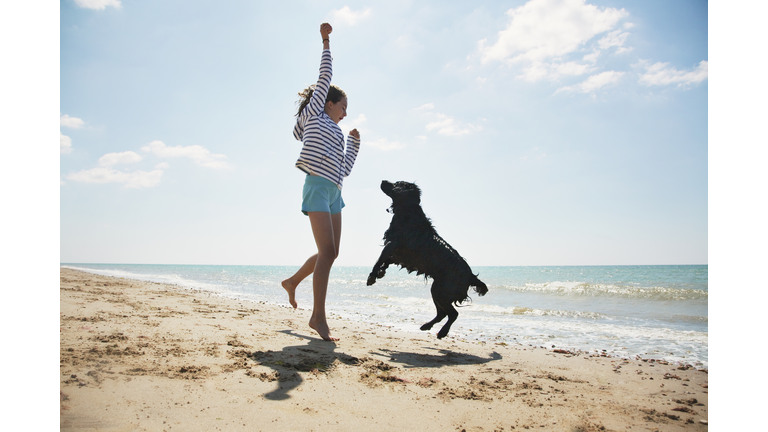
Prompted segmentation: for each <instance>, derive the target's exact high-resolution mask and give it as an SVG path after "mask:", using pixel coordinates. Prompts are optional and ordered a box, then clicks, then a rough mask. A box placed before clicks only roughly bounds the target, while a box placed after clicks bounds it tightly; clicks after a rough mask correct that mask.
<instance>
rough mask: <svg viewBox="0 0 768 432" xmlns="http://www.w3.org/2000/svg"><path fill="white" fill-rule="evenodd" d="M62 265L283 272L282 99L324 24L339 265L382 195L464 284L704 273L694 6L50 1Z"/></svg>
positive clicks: (701, 116)
mask: <svg viewBox="0 0 768 432" xmlns="http://www.w3.org/2000/svg"><path fill="white" fill-rule="evenodd" d="M60 8H61V9H60V103H59V123H60V124H59V129H60V155H59V157H60V167H59V171H60V172H59V174H60V181H59V183H60V184H59V190H60V260H61V262H113V263H169V264H171V263H180V264H254V265H258V264H265V265H266V264H284V265H299V264H301V263H302V262H303V260H304V259H305V258H306V257H307V256H309V255H310V254H311V253H313V251H314V242H313V240H312V236H311V230H310V228H309V222H308V220H307V218H306V217H305V216H303V215H302V214H301V213H300V211H299V210H300V204H301V202H300V200H301V187H302V184H303V174H302V173H301V172H300V171H299V170H297V169H296V168H294V166H293V164H294V162H295V160H296V158H297V157H298V153H299V150H300V143H299V142H298V141H295V140H294V139H293V137H292V135H291V130H292V127H293V122H294V117H293V114H294V112H295V101H296V97H295V94H296V92H298V91H299V90H301V89H302V88H303V87H305V86H306V85H308V84H312V83H314V82H315V81H316V79H317V74H318V66H319V61H320V53H321V50H322V44H321V38H320V35H319V26H320V24H321V23H322V22H330V23H331V24H332V25H333V26H334V31H333V33H332V34H331V52H332V54H333V57H334V78H333V80H334V83H335V84H337V85H339V86H340V87H342V88H343V89H344V90H345V91H346V92H347V94H348V96H349V108H348V114H349V116H348V117H347V118H346V119H344V120H343V121H342V122H341V123H340V126H342V128H343V129H345V130H349V129H351V128H353V127H356V128H358V130H359V131H360V133H361V138H362V143H363V144H362V148H361V151H360V154H359V157H358V159H357V162H356V165H355V168H354V170H353V172H352V175H351V176H350V177H349V178H348V179H347V180H346V181H345V186H344V192H343V195H344V200H345V202H346V203H347V207H346V208H345V209H344V212H343V219H344V227H343V235H342V245H341V254H340V256H339V259H338V261H337V264H338V265H364V266H366V265H372V264H373V263H374V262H375V260H376V258H377V257H378V253H379V251H380V249H381V237H382V234H383V232H384V231H385V230H386V228H387V226H388V224H389V218H390V215H389V214H388V213H386V212H385V209H386V208H387V207H388V206H389V201H388V198H387V197H386V196H385V195H384V194H383V193H382V192H381V191H380V190H379V188H378V186H379V183H380V182H381V180H383V179H387V180H392V181H395V180H407V181H415V182H416V183H418V184H419V185H420V186H421V188H422V190H423V195H422V205H423V207H424V210H425V212H426V213H427V215H428V216H430V217H431V218H432V220H433V222H434V224H435V226H436V227H437V229H438V232H439V233H440V234H441V235H442V236H443V237H444V238H445V239H446V240H447V241H448V242H449V243H451V244H452V245H453V246H454V247H455V248H456V249H458V250H459V251H460V252H461V253H462V255H463V256H464V257H465V258H466V259H467V260H468V262H469V263H470V265H600V264H606V265H614V264H617V265H618V264H706V263H708V211H707V209H708V145H709V142H708V108H709V107H708V61H709V58H708V50H709V47H708V14H707V3H706V2H702V1H675V2H667V1H643V2H629V1H624V2H621V1H579V0H557V1H555V0H530V1H475V2H458V1H456V2H446V1H419V2H416V1H387V2H355V1H348V2H329V1H300V2H290V3H289V2H251V1H227V2H203V1H163V2H149V1H122V2H120V1H117V0H62V1H61V2H60Z"/></svg>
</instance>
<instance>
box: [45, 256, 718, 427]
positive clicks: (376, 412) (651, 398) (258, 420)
mask: <svg viewBox="0 0 768 432" xmlns="http://www.w3.org/2000/svg"><path fill="white" fill-rule="evenodd" d="M60 277H61V284H60V334H61V339H60V341H61V347H60V425H61V430H63V431H75V430H77V431H97V430H98V431H133V430H139V431H141V430H147V431H214V430H222V431H283V430H285V431H299V430H301V431H360V430H374V431H394V430H396V431H410V430H418V431H457V432H460V431H468V432H469V431H512V430H514V431H519V430H532V429H533V430H539V431H601V430H608V431H624V430H632V431H654V430H658V431H678V430H681V431H682V430H686V431H687V430H690V431H695V430H706V429H707V428H708V426H707V425H706V423H707V420H708V390H707V383H708V372H707V371H701V370H696V369H692V368H687V367H686V366H680V365H675V364H664V363H663V362H655V361H650V360H645V359H640V358H634V359H629V360H627V359H618V358H610V357H602V356H599V355H595V354H586V353H577V352H567V351H561V350H553V349H551V348H549V349H548V348H543V347H530V346H524V345H504V344H492V343H476V342H468V341H462V340H458V339H455V338H452V337H451V336H450V335H449V336H448V337H447V338H445V339H443V340H438V339H436V338H435V333H436V331H435V332H432V333H406V332H398V331H394V330H391V329H389V328H387V327H385V326H372V325H368V324H363V323H358V322H354V321H351V320H345V319H340V318H336V317H329V325H330V327H331V330H332V332H333V335H334V336H335V337H339V338H341V340H340V341H338V342H325V341H322V340H321V339H320V338H319V337H318V336H317V334H316V333H315V332H314V331H312V329H310V328H309V327H308V326H307V323H308V321H309V317H310V314H311V311H309V310H306V309H301V307H302V305H299V307H300V309H298V310H294V309H292V308H290V307H289V306H288V303H287V295H286V298H285V299H275V300H276V301H285V306H284V307H282V306H275V305H269V304H264V303H253V302H246V301H238V300H233V299H227V298H222V297H219V296H216V295H213V294H210V293H207V292H203V291H196V290H190V289H186V288H182V287H178V286H173V285H164V284H157V283H150V282H142V281H136V280H130V279H121V278H112V277H106V276H99V275H94V274H90V273H84V272H80V271H76V270H70V269H60ZM305 283H306V282H305ZM330 312H332V311H330ZM414 327H415V328H414V330H417V328H416V326H414Z"/></svg>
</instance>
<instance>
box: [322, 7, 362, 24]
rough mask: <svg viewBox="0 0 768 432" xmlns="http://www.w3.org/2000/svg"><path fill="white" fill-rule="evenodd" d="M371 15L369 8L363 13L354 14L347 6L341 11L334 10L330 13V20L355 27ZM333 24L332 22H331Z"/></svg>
mask: <svg viewBox="0 0 768 432" xmlns="http://www.w3.org/2000/svg"><path fill="white" fill-rule="evenodd" d="M370 15H371V8H368V9H366V10H364V11H359V12H355V11H353V10H352V9H350V8H349V6H344V7H343V8H341V9H334V10H332V11H331V18H332V19H333V21H341V22H342V23H344V24H349V25H355V24H357V23H358V22H360V20H362V19H363V18H367V17H368V16H370ZM331 24H333V22H331Z"/></svg>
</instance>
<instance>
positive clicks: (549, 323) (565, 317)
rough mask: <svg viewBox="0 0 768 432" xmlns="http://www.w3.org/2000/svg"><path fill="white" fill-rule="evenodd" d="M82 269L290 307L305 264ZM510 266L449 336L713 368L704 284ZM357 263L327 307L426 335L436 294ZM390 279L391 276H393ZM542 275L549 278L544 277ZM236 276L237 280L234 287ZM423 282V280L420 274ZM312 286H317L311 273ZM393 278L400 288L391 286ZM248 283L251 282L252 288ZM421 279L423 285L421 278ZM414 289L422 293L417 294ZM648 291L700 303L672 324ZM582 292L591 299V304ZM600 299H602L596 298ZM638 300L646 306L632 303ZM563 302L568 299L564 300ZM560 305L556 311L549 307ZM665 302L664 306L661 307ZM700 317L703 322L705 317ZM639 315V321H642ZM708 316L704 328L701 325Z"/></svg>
mask: <svg viewBox="0 0 768 432" xmlns="http://www.w3.org/2000/svg"><path fill="white" fill-rule="evenodd" d="M84 266H85V267H80V268H78V267H77V266H74V265H72V266H70V265H68V264H67V265H63V266H62V268H74V269H75V270H82V271H86V272H89V273H96V274H101V275H105V276H114V277H124V278H130V279H139V280H144V281H153V282H158V283H169V284H172V285H174V284H176V285H178V286H180V287H182V288H193V289H197V288H202V289H205V290H209V291H211V292H215V293H219V294H221V295H223V296H225V297H228V298H232V299H235V300H250V301H256V302H258V301H266V302H267V303H269V304H273V305H286V304H287V302H286V301H285V299H283V298H282V297H283V296H282V294H281V292H282V288H280V286H279V281H282V280H283V279H284V278H285V277H287V276H282V278H280V276H281V275H280V273H286V274H292V273H293V272H294V271H295V270H296V269H297V268H298V267H297V268H289V267H286V266H241V267H245V268H249V269H252V270H249V271H239V270H233V269H230V268H229V267H238V266H186V267H190V268H195V269H194V270H191V269H185V266H177V265H165V266H155V265H143V266H135V265H112V266H111V267H110V266H109V265H105V266H106V267H105V268H101V269H99V268H94V267H88V266H87V265H84ZM633 267H637V266H633ZM640 267H647V266H640ZM675 267H677V266H675ZM163 268H168V269H172V270H164V269H163ZM510 268H511V267H503V270H504V271H502V272H501V273H492V272H489V274H488V276H489V277H490V278H491V280H492V281H493V282H494V283H495V284H496V285H500V286H501V287H502V289H499V290H496V289H494V296H493V297H492V298H488V299H486V298H482V299H480V298H478V299H477V300H478V302H477V304H475V302H473V303H472V305H471V306H472V307H469V308H467V309H464V310H460V313H461V319H460V320H459V321H458V322H457V324H456V325H454V327H453V328H452V331H451V333H450V334H449V338H451V337H452V338H454V339H458V340H464V341H473V342H480V341H484V342H487V343H497V342H505V343H507V344H521V345H524V346H539V347H542V348H544V347H547V348H555V347H557V348H561V349H566V350H573V351H579V352H580V353H588V354H596V355H597V354H601V353H602V352H607V354H608V355H610V356H612V357H617V358H626V359H631V360H634V359H640V358H646V359H651V358H653V359H655V360H656V361H658V360H665V361H668V362H675V363H681V364H687V365H689V366H692V367H696V368H699V369H701V368H708V326H707V320H708V319H707V313H706V306H705V309H704V310H703V311H702V310H694V309H691V308H696V307H699V308H700V307H701V303H702V301H703V303H704V305H706V296H707V292H706V289H704V290H703V293H704V294H703V298H701V299H700V298H699V297H697V296H699V295H701V293H700V292H699V291H698V289H694V290H693V292H689V291H690V290H684V289H678V290H675V291H683V292H682V293H678V292H673V293H670V292H667V291H666V290H667V289H668V288H669V287H667V288H664V287H665V286H666V285H664V284H663V283H662V284H661V285H658V284H656V285H654V284H651V285H653V286H649V287H647V288H642V289H641V290H640V293H639V294H638V293H637V292H635V290H633V289H632V287H631V286H629V285H632V284H629V285H628V284H626V283H622V282H621V281H619V282H618V286H616V287H613V286H612V285H611V283H609V282H606V283H604V282H596V281H595V280H594V278H595V277H596V275H593V274H587V275H586V276H584V277H583V278H581V279H579V278H578V276H575V277H576V279H571V278H572V277H574V275H573V274H567V275H557V276H556V277H555V278H554V279H551V280H550V278H543V279H542V280H535V281H534V282H531V284H532V286H533V288H531V289H528V288H529V287H528V283H527V282H526V283H525V284H524V287H519V288H520V289H507V285H506V284H507V283H510V284H512V285H511V286H512V287H518V285H517V282H520V280H522V279H525V280H528V279H530V277H533V276H536V277H538V273H539V272H537V271H536V272H534V273H536V275H533V276H532V275H527V273H526V272H523V274H521V275H518V276H517V277H516V278H515V280H506V279H504V278H505V277H507V275H506V273H507V272H508V270H509V269H510ZM274 269H279V270H282V271H275V270H274ZM350 269H355V270H350ZM360 269H363V268H361V267H341V268H340V269H337V273H336V274H335V275H333V276H334V279H333V280H334V282H336V283H340V284H343V286H340V287H337V286H336V285H334V289H333V290H330V291H331V292H330V293H329V299H328V302H329V303H328V311H329V313H333V314H335V315H336V316H337V317H340V318H346V319H350V320H352V321H356V322H366V323H373V324H376V323H379V324H386V325H391V326H393V327H394V328H396V329H400V330H403V331H406V332H410V333H412V334H415V335H417V336H421V335H422V332H420V331H419V326H418V324H416V321H417V320H419V319H421V320H427V319H428V318H431V316H428V315H429V311H430V309H433V305H432V303H431V301H430V300H429V296H428V295H425V293H424V292H421V291H419V292H418V293H414V292H412V289H413V288H414V286H413V285H414V284H413V282H414V280H412V279H409V278H408V277H405V278H404V277H403V276H402V275H401V274H400V273H401V272H396V273H395V274H394V279H393V278H390V279H389V280H388V281H387V280H385V281H383V282H382V283H384V284H385V286H376V287H370V288H373V291H367V290H366V289H367V288H369V287H363V288H362V290H355V289H353V290H349V288H348V286H349V281H351V280H354V281H358V280H363V279H365V277H367V274H368V271H367V270H368V269H367V268H366V269H363V270H362V271H356V270H360ZM254 272H255V273H254ZM529 273H530V271H529ZM704 273H706V271H704ZM219 274H222V275H230V274H231V275H232V278H231V279H227V278H226V277H225V278H224V279H221V278H219V277H218V275H219ZM254 274H258V275H259V277H254ZM580 274H583V273H580ZM633 275H634V276H638V275H637V274H634V273H633V274H625V275H623V276H622V277H623V278H624V279H621V280H622V281H626V278H627V277H630V278H631V277H632V276H633ZM390 276H393V275H392V274H390ZM602 276H606V275H602ZM665 276H670V275H661V277H662V278H663V277H665ZM563 277H564V278H566V279H567V282H557V281H560V280H566V279H563ZM609 277H612V276H609ZM500 278H501V279H500ZM544 279H546V280H547V282H543V280H544ZM229 280H233V281H234V280H236V281H238V282H236V283H234V284H230V283H229V282H228V281H229ZM275 280H276V281H277V282H275ZM553 281H554V282H553ZM590 281H591V282H590ZM419 282H421V280H420V279H419ZM309 283H310V284H311V278H310V282H309ZM387 283H390V284H393V285H392V286H389V285H387ZM606 284H607V285H606ZM250 285H252V286H253V288H250V287H249V286H250ZM418 285H419V286H418V287H416V288H418V289H421V286H420V284H418ZM657 285H658V286H657ZM705 285H706V284H705ZM403 286H408V287H409V288H411V290H410V291H409V290H407V289H406V290H405V291H404V290H403V288H402V287H403ZM489 286H490V285H489ZM542 286H543V287H544V288H542ZM585 286H586V287H589V290H592V289H595V290H598V291H600V292H602V295H600V293H592V294H584V293H583V292H582V291H583V290H586V289H587V288H585ZM270 287H272V288H270ZM309 287H310V289H309V290H307V289H306V286H305V287H304V288H305V289H302V292H301V294H299V296H298V297H299V298H298V300H299V305H300V307H305V308H306V307H307V306H308V307H311V304H312V298H311V285H309ZM337 288H338V289H337ZM623 288H628V290H626V291H627V292H629V294H627V293H624V295H618V296H617V297H616V296H614V294H615V293H614V290H616V289H618V290H619V291H621V290H622V289H623ZM539 289H543V292H549V291H553V292H560V291H562V290H565V294H560V295H555V296H554V297H552V296H548V295H544V296H543V297H542V296H541V295H539ZM390 290H391V291H390ZM603 291H607V292H603ZM334 294H335V297H334ZM379 294H386V295H385V296H384V297H390V296H393V297H394V299H386V300H383V299H382V298H380V296H379ZM414 294H416V295H415V297H414ZM651 294H653V295H654V296H655V297H653V298H652V300H658V301H664V299H665V298H666V297H668V296H671V298H674V299H678V297H677V296H680V295H683V296H685V297H684V298H686V299H688V300H690V301H693V300H702V301H699V302H698V303H696V302H695V301H694V303H695V304H688V303H686V302H682V303H680V304H678V305H676V306H675V307H674V308H673V310H669V311H668V312H669V316H674V317H678V318H679V317H683V318H680V319H679V320H677V321H675V320H674V319H673V320H671V321H668V320H667V319H666V318H665V317H666V316H667V315H664V316H663V317H661V319H659V315H658V313H657V312H656V311H655V310H654V306H655V305H651V304H649V303H648V298H647V297H648V295H651ZM585 295H587V296H588V297H590V298H589V299H588V300H587V299H586V297H585ZM595 295H597V298H591V297H592V296H595ZM301 296H303V297H301ZM691 296H693V297H691ZM617 298H618V300H617ZM635 299H637V302H639V303H637V302H635ZM692 299H693V300H692ZM489 301H490V303H489ZM563 301H566V302H568V303H570V305H567V304H562V302H563ZM521 302H522V303H521ZM552 302H554V303H552ZM558 302H561V303H558ZM587 302H588V303H592V302H596V303H594V304H595V305H596V306H595V308H594V309H593V308H592V307H591V306H586V304H585V303H587ZM606 302H607V303H606ZM609 303H610V305H609V306H610V307H608V309H607V310H606V307H605V305H606V304H609ZM651 303H654V302H651ZM553 304H554V305H556V307H554V308H553V307H550V305H553ZM601 304H602V305H603V306H601ZM660 304H662V305H663V303H660ZM675 308H676V309H675ZM406 310H409V311H406ZM702 314H703V318H702V317H701V316H699V315H702ZM694 315H695V316H694ZM417 316H418V317H419V318H417ZM685 317H688V318H690V321H686V319H685ZM414 318H415V319H414ZM638 318H639V319H640V322H638V321H637V320H638ZM694 318H696V319H694ZM699 318H702V319H699ZM702 321H703V326H702V325H700V324H701V322H702ZM552 345H555V346H552Z"/></svg>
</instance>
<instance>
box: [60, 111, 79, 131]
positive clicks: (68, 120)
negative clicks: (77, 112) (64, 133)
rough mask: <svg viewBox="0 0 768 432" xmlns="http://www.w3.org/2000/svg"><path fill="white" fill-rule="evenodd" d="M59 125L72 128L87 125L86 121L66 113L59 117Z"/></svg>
mask: <svg viewBox="0 0 768 432" xmlns="http://www.w3.org/2000/svg"><path fill="white" fill-rule="evenodd" d="M59 125H61V126H64V127H68V128H72V129H80V128H81V127H83V126H84V125H85V122H84V121H83V120H82V119H79V118H77V117H70V116H68V115H66V114H64V115H63V116H61V117H59Z"/></svg>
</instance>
